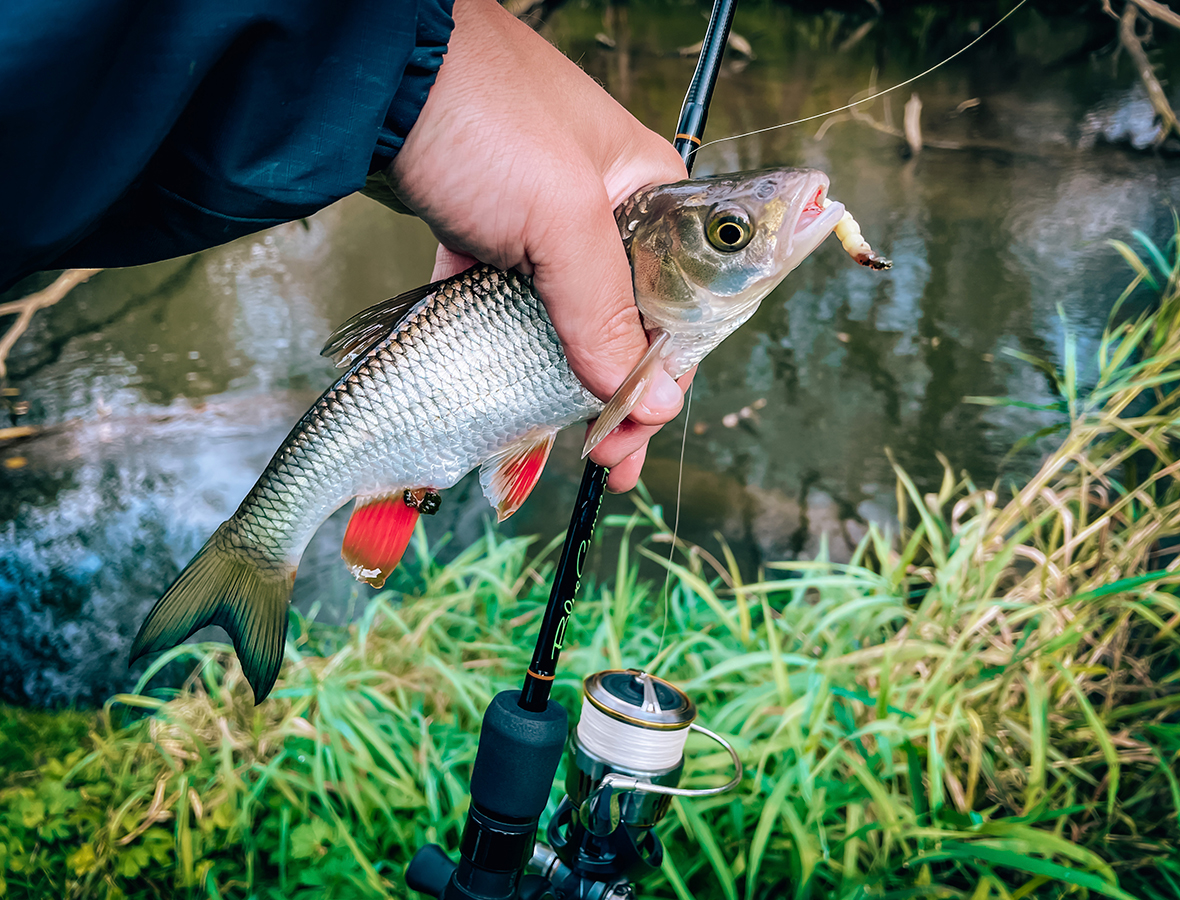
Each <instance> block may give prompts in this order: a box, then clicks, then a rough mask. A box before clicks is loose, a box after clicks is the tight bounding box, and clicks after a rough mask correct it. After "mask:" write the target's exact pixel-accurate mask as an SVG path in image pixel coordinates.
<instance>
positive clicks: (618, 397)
mask: <svg viewBox="0 0 1180 900" xmlns="http://www.w3.org/2000/svg"><path fill="white" fill-rule="evenodd" d="M670 338H671V335H669V334H668V332H666V331H663V330H661V331H659V332H657V333H656V336H655V338H654V339H653V340H652V342H651V344H650V345H649V346H648V348H647V352H646V353H644V354H643V359H641V360H639V364H638V365H637V366H636V367H635V368H634V369H632V370H631V374H630V375H628V376H627V378H626V380H625V381H624V382H623V383H622V385H621V386H620V387H619V389H618V390H617V391H615V395H614V396H613V397H611V398H610V401H609V402H608V403H607V404H606V406H604V407H603V409H602V412H601V413H599V414H598V420H597V421H596V422H595V423H594V425H593V427H591V429H590V433H589V434H588V435H587V436H586V443H585V444H584V445H583V447H582V459H585V458H586V457H587V456H589V455H590V451H591V450H593V449H594V448H595V447H597V446H598V445H599V444H600V443H601V442H602V439H603V438H604V437H606V436H607V435H608V434H610V433H611V432H612V431H614V430H615V428H616V427H617V426H618V425H619V423H620V422H622V421H623V419H625V418H627V416H628V415H630V413H631V410H633V409H634V408H635V405H636V404H637V403H639V401H640V400H642V399H643V395H644V394H645V393H647V389H648V388H649V387H650V386H651V383H652V379H653V378H655V375H656V372H658V371H659V370H660V367H661V366H663V364H664V356H665V355H666V352H667V343H668V341H669V339H670Z"/></svg>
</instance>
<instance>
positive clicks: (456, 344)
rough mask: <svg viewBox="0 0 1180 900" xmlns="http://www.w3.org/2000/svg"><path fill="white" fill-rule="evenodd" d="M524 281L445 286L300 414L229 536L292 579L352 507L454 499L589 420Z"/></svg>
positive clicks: (586, 398) (482, 277)
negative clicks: (330, 521)
mask: <svg viewBox="0 0 1180 900" xmlns="http://www.w3.org/2000/svg"><path fill="white" fill-rule="evenodd" d="M602 407H603V402H602V401H601V400H599V399H598V398H597V397H595V396H594V395H593V394H591V393H590V392H589V391H588V390H586V388H585V387H583V386H582V383H581V382H580V381H579V380H578V378H577V376H576V375H574V373H573V370H572V369H570V367H569V363H567V362H566V358H565V352H564V351H563V350H562V347H561V342H560V340H558V337H557V332H556V331H555V330H554V328H553V324H552V322H550V320H549V316H548V314H547V313H546V312H545V307H544V305H543V304H542V303H541V300H540V298H539V297H537V295H536V293H534V291H533V289H532V281H531V279H529V278H527V277H525V276H523V275H521V274H519V273H518V272H503V271H500V270H498V269H493V268H491V267H490V266H477V267H476V268H474V269H470V270H468V271H466V272H463V273H461V274H459V275H456V276H454V277H453V278H450V279H448V280H447V281H445V282H442V283H441V284H440V285H439V286H438V287H437V288H436V289H435V290H432V291H431V292H430V293H428V294H427V295H426V296H425V297H424V298H423V299H422V300H421V301H419V302H418V303H417V304H416V305H415V306H414V307H413V309H412V311H411V312H410V313H409V314H408V315H407V316H406V318H405V320H404V322H403V323H402V325H401V326H400V327H399V328H398V330H397V331H395V332H394V333H393V334H391V335H390V336H389V337H388V338H387V339H386V340H384V341H382V342H381V343H379V344H378V345H377V346H375V347H374V348H373V349H372V350H370V351H369V352H368V353H366V354H365V355H363V356H362V357H361V358H359V359H358V360H357V361H356V362H354V363H353V364H352V366H351V368H350V369H349V370H348V372H347V373H346V374H345V375H344V376H343V377H342V378H341V379H340V380H339V381H337V382H336V384H334V385H333V386H332V387H331V388H329V389H328V390H327V391H326V392H325V393H324V395H323V396H322V397H320V399H319V400H317V401H316V403H315V405H314V406H313V407H312V408H311V409H309V410H308V411H307V413H306V414H304V416H303V418H302V419H301V420H300V422H299V424H298V425H296V426H295V428H294V429H293V430H292V431H291V433H290V435H288V437H287V439H286V441H284V442H283V445H282V447H281V448H280V449H279V451H278V453H276V454H275V456H274V458H273V459H272V460H271V461H270V464H269V465H268V466H267V467H266V470H265V471H264V472H263V473H262V476H261V477H260V478H259V479H258V483H257V484H255V486H254V488H253V490H251V491H250V493H249V495H248V496H247V497H246V499H245V500H244V501H243V502H242V504H241V506H240V507H239V508H238V511H237V512H236V513H235V514H234V516H233V518H231V519H230V520H229V522H228V523H227V534H228V535H232V540H233V542H234V543H235V544H236V545H238V546H240V547H242V548H244V549H245V548H256V550H255V552H265V554H266V556H268V557H269V559H268V563H273V565H274V566H275V567H280V566H283V565H295V564H297V563H298V560H299V557H300V556H302V554H303V550H304V548H305V547H306V546H307V542H308V541H309V540H310V539H311V537H312V535H313V534H314V533H315V531H316V529H317V528H319V526H320V524H321V523H322V522H323V521H324V519H326V518H327V517H328V516H329V515H330V514H331V513H332V512H334V511H335V510H336V509H339V508H340V507H341V506H343V505H344V504H345V503H347V502H348V501H349V500H351V499H352V498H353V497H357V496H366V495H376V494H382V493H387V492H389V491H390V490H391V489H396V488H399V487H401V488H404V487H416V486H428V487H431V488H434V489H436V490H442V489H445V488H449V487H452V486H453V485H454V484H455V483H456V482H457V481H459V479H460V478H462V477H463V476H464V475H466V474H467V473H468V472H470V471H471V470H472V469H474V468H476V467H477V466H479V465H481V464H482V463H484V462H485V461H486V460H488V459H489V458H490V457H492V456H494V455H495V454H496V453H497V452H498V451H499V450H500V449H501V448H503V447H505V446H507V445H509V444H511V443H513V442H514V441H517V440H519V439H520V438H522V437H524V436H525V435H526V434H528V433H529V432H531V431H535V430H536V429H537V428H538V427H552V428H564V427H565V426H567V425H572V424H574V423H575V422H582V421H585V420H587V419H590V418H593V417H594V416H596V415H597V414H598V412H599V411H600V410H601V409H602Z"/></svg>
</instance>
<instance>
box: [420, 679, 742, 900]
mask: <svg viewBox="0 0 1180 900" xmlns="http://www.w3.org/2000/svg"><path fill="white" fill-rule="evenodd" d="M518 697H519V693H518V692H516V691H505V692H504V693H502V694H499V695H498V696H497V697H496V698H495V700H493V701H492V705H491V706H490V707H489V709H488V714H487V716H485V718H484V730H483V732H482V733H481V735H480V748H479V753H478V755H477V757H476V762H475V769H474V772H473V774H472V785H471V810H470V812H469V813H468V820H467V827H466V828H465V829H464V832H463V839H462V843H461V848H460V853H461V858H460V862H459V863H458V864H456V863H454V862H452V861H451V860H450V858H448V857H447V856H446V854H445V853H444V852H443V851H442V849H441V848H439V847H437V846H435V845H430V846H428V847H424V848H422V849H421V850H419V851H418V853H417V854H415V856H414V859H413V861H412V862H411V863H410V866H409V868H408V869H407V870H406V883H407V884H408V885H409V886H410V887H411V888H413V889H414V890H417V891H421V892H423V893H425V894H428V895H431V896H434V897H438V898H440V900H475V898H479V900H500V898H510V897H511V898H517V897H519V898H521V900H546V898H549V900H628V898H631V897H633V896H634V892H633V888H632V885H633V883H634V882H637V881H640V880H642V879H643V878H645V877H647V876H648V875H650V874H652V873H653V872H655V871H656V870H658V869H659V867H660V863H661V861H662V860H663V856H664V848H663V846H662V845H661V843H660V839H659V837H658V836H657V835H656V833H655V826H656V825H657V824H658V823H659V821H660V819H662V818H663V816H664V814H665V813H666V812H667V811H668V807H669V805H670V803H671V799H672V797H709V796H713V795H714V794H720V793H723V792H725V791H728V790H731V789H732V788H734V787H736V786H737V785H738V783H739V782H740V781H741V777H742V764H741V761H740V760H739V759H738V755H737V752H736V751H735V750H734V749H733V747H732V746H731V745H730V744H729V743H728V742H727V741H726V740H725V739H724V738H722V737H720V736H719V735H717V734H715V733H713V732H712V731H710V730H709V729H707V728H705V727H704V726H702V725H700V724H698V723H697V722H696V721H695V719H696V707H695V706H694V705H693V703H692V701H691V700H690V699H689V698H688V695H687V694H685V693H684V692H683V691H681V690H680V689H679V688H677V687H676V686H675V685H672V684H670V683H669V682H667V681H664V680H663V679H662V678H657V677H656V676H654V675H649V674H647V673H645V672H639V671H635V670H621V669H615V670H610V671H605V672H598V673H596V674H594V675H591V676H590V677H588V678H587V679H586V680H585V682H584V684H583V699H582V716H581V719H580V720H579V722H578V727H577V729H576V731H575V732H574V734H573V735H571V736H570V739H569V742H568V748H567V751H566V760H567V764H566V782H565V788H566V795H565V797H563V798H562V801H561V803H560V804H559V805H558V807H557V810H556V812H555V813H554V814H553V817H552V818H551V819H550V821H549V827H548V828H547V829H546V843H542V842H537V843H535V844H534V843H532V842H533V839H534V836H535V834H536V831H537V823H538V820H539V817H540V812H541V811H542V810H543V809H544V806H545V802H546V800H547V798H548V786H549V784H551V783H552V774H553V771H554V770H555V769H556V761H557V758H558V757H559V755H560V752H558V754H556V755H554V754H553V752H552V750H553V743H552V741H553V737H554V736H555V735H556V734H557V733H558V732H557V729H558V727H559V726H560V727H561V728H562V730H564V723H565V711H564V710H563V709H562V708H561V707H560V706H558V705H557V704H556V703H554V702H553V701H549V703H548V707H547V710H546V713H545V714H544V715H542V716H535V714H531V715H530V714H528V713H525V712H524V711H523V710H521V709H520V707H519V706H516V703H515V701H516V699H517V698H518ZM514 706H515V707H516V708H515V709H513V707H514ZM554 710H560V713H554ZM690 731H696V732H699V733H700V734H703V735H705V736H706V737H709V738H711V739H712V740H714V741H716V742H717V743H719V744H720V745H721V746H722V747H724V748H725V749H726V750H727V751H728V752H729V755H730V758H731V759H732V760H733V764H734V769H735V772H734V776H733V778H732V779H730V781H729V782H728V783H726V784H724V785H722V786H720V787H714V788H705V789H700V790H688V789H684V788H680V787H678V786H677V785H678V784H679V782H680V775H681V773H682V772H683V770H684V745H685V742H686V740H687V739H688V735H689V732H690ZM485 747H491V748H492V749H491V750H490V751H486V752H485ZM509 748H511V749H509ZM558 750H559V751H560V746H559V747H558ZM550 759H552V768H549V769H548V770H547V771H549V773H550V775H549V778H548V779H547V780H542V777H541V776H542V773H541V771H538V769H540V767H542V766H544V765H546V764H547V763H549V761H550ZM534 766H536V767H537V768H533V767H534ZM516 775H525V776H528V780H529V782H530V784H529V785H528V786H527V787H522V785H521V784H520V783H519V782H518V780H517V778H516V777H514V776H516ZM540 788H543V791H542V790H540ZM522 801H524V802H522ZM534 810H535V812H534ZM522 814H523V815H522ZM526 853H528V854H529V855H528V856H527V857H526V856H525V854H526ZM526 859H527V864H526V863H525V862H523V860H526ZM522 866H523V867H524V868H525V869H527V872H528V874H524V875H523V876H522V873H521V868H522Z"/></svg>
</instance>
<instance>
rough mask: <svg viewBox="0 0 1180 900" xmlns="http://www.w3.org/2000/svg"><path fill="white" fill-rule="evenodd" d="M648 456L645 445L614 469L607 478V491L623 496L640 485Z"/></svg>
mask: <svg viewBox="0 0 1180 900" xmlns="http://www.w3.org/2000/svg"><path fill="white" fill-rule="evenodd" d="M646 456H647V444H644V445H643V446H642V447H640V448H639V449H638V450H636V451H635V452H634V453H632V454H631V455H630V456H628V457H627V458H626V459H624V460H623V461H622V462H621V463H619V464H618V465H617V466H615V467H614V468H612V469H611V470H610V475H608V476H607V478H606V489H607V490H608V491H610V492H611V493H612V494H622V493H625V492H626V491H629V490H631V489H632V488H633V487H635V485H637V484H638V483H639V472H640V470H641V469H643V461H644V459H645V458H646Z"/></svg>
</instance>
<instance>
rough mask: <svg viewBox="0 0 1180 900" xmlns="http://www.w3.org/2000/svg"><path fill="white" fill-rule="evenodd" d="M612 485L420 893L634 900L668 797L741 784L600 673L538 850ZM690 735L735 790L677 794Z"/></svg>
mask: <svg viewBox="0 0 1180 900" xmlns="http://www.w3.org/2000/svg"><path fill="white" fill-rule="evenodd" d="M736 7H737V0H714V4H713V11H712V14H711V15H710V17H709V25H708V28H707V30H706V32H705V39H704V42H703V44H702V47H701V53H700V56H699V57H698V58H697V65H696V69H695V71H694V72H693V76H692V81H691V82H690V83H689V87H688V92H687V93H686V94H685V97H684V104H683V106H682V107H681V110H680V119H679V121H678V123H677V126H676V134H675V137H674V138H673V141H672V143H673V146H675V148H676V150H677V151H678V152H679V153H680V157H681V159H683V160H684V165H685V168H686V169H687V170H688V172H689V174H690V175H691V174H692V169H693V164H694V162H695V159H696V151H697V149H698V148H699V147H700V146H701V139H702V137H703V135H704V131H705V124H706V121H707V119H708V114H709V104H710V102H711V101H712V99H713V88H714V86H715V85H716V83H717V74H718V72H719V71H720V68H721V58H722V55H723V53H724V52H725V45H726V43H727V41H728V39H729V29H730V25H731V24H732V22H733V14H734V10H735V9H736ZM608 474H609V473H608V470H607V469H606V468H605V467H603V466H600V465H598V464H597V463H594V462H587V463H586V468H585V471H584V472H583V474H582V481H581V484H580V486H579V488H578V496H577V499H576V500H575V502H574V509H573V514H572V516H571V518H570V525H569V529H568V531H567V532H566V537H565V543H564V544H563V546H562V550H561V557H560V559H559V561H558V564H557V570H556V572H555V573H554V579H553V587H552V590H551V592H550V595H549V602H548V604H547V605H546V607H545V614H544V617H543V618H542V620H541V626H540V629H539V634H538V636H537V644H536V648H535V650H534V651H533V657H532V661H531V662H530V664H529V668H528V672H527V673H526V675H525V678H524V684H523V685H522V687H521V690H519V691H503V692H501V693H499V694H497V695H496V696H495V697H494V698H493V699H492V702H491V703H490V704H489V706H488V709H487V711H486V712H485V713H484V718H483V726H482V728H481V730H480V737H479V748H478V750H477V751H476V756H475V765H474V766H473V767H472V772H471V805H470V807H469V808H468V812H467V821H466V824H465V826H464V828H463V836H462V838H461V840H460V846H459V862H458V863H455V862H454V861H453V860H452V859H451V858H450V857H449V856H448V855H447V854H446V852H445V851H444V850H443V849H442V848H441V847H439V846H438V845H436V844H428V845H426V846H424V847H422V848H420V849H419V850H418V852H417V853H415V854H414V858H413V859H412V860H411V862H410V865H409V866H408V867H407V868H406V873H405V877H406V884H407V886H408V887H410V888H411V889H412V890H415V891H419V892H421V893H423V894H427V895H429V896H432V897H438V898H440V900H627V898H631V897H633V896H634V889H633V884H634V882H637V881H639V880H641V879H643V878H645V877H647V876H649V875H651V874H652V873H654V872H656V871H658V870H659V867H660V864H661V862H662V860H663V852H664V851H663V846H662V845H661V843H660V840H659V838H658V837H657V836H656V834H655V830H654V829H655V826H656V824H657V823H658V822H659V821H660V819H661V818H662V817H663V815H664V813H666V812H667V810H668V807H669V805H670V803H671V799H672V797H674V796H682V797H707V796H712V795H715V794H719V793H723V792H724V791H728V790H731V789H733V788H734V787H736V786H737V785H738V783H739V782H740V781H741V778H742V764H741V760H740V759H739V758H738V755H737V752H736V751H735V750H734V748H733V747H732V746H731V745H730V744H729V743H728V742H726V741H725V740H724V739H723V738H722V737H721V736H720V735H717V734H715V733H713V732H712V731H710V730H709V729H707V728H705V727H704V726H702V725H700V724H699V723H698V722H696V721H695V719H696V707H695V706H694V704H693V703H692V701H691V700H690V699H689V698H688V695H687V694H685V693H684V692H683V691H682V690H680V689H679V688H678V687H676V686H675V685H673V684H670V683H669V682H667V681H664V680H663V679H662V678H657V677H656V676H654V675H650V674H648V673H645V672H639V671H634V670H627V671H623V670H612V671H606V672H598V673H595V674H594V675H591V676H590V677H588V678H587V679H586V680H585V682H584V683H583V701H582V714H581V719H580V720H579V723H578V728H577V730H576V732H575V733H574V735H573V736H572V737H571V738H570V739H569V749H568V757H569V759H568V762H569V764H568V765H567V767H566V768H567V777H566V785H565V787H566V796H565V797H564V798H563V799H562V801H561V803H560V804H559V805H558V808H557V810H556V812H555V813H554V815H553V817H552V818H551V819H550V822H549V825H548V828H547V829H546V834H545V842H537V840H536V836H537V830H538V826H539V824H540V819H541V814H542V813H543V812H544V810H545V806H546V804H547V803H548V800H549V791H550V788H551V786H552V784H553V779H554V776H555V775H556V774H557V766H558V764H559V763H560V762H561V756H562V750H563V748H565V747H566V741H567V732H568V729H569V719H568V715H567V713H566V711H565V709H564V707H562V706H561V704H559V703H557V702H556V701H555V700H552V699H551V698H550V696H549V695H550V692H551V689H552V686H553V679H554V677H555V676H556V674H557V662H558V657H559V656H560V654H561V649H562V647H563V646H564V644H565V637H566V629H567V627H568V624H569V618H570V615H571V614H572V613H573V609H574V602H575V600H576V598H577V593H578V588H579V585H580V583H581V577H582V567H583V565H584V564H585V561H586V553H587V551H588V550H589V549H590V543H591V541H592V540H593V537H594V526H595V524H596V522H597V521H598V512H599V509H600V508H601V506H602V497H603V493H604V492H605V490H606V478H607V475H608ZM692 731H695V732H698V733H700V734H703V735H704V736H706V737H709V738H711V739H712V740H714V741H716V742H717V743H719V744H720V745H721V746H722V747H724V748H725V750H727V751H728V753H729V756H730V759H731V761H732V762H733V765H734V770H735V774H734V776H733V778H731V779H730V781H729V782H728V783H727V784H724V785H721V786H720V787H715V788H707V789H703V790H688V789H684V788H680V787H677V784H678V782H679V780H680V775H681V773H682V771H683V769H684V745H685V742H686V740H687V738H688V735H689V733H690V732H692Z"/></svg>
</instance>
